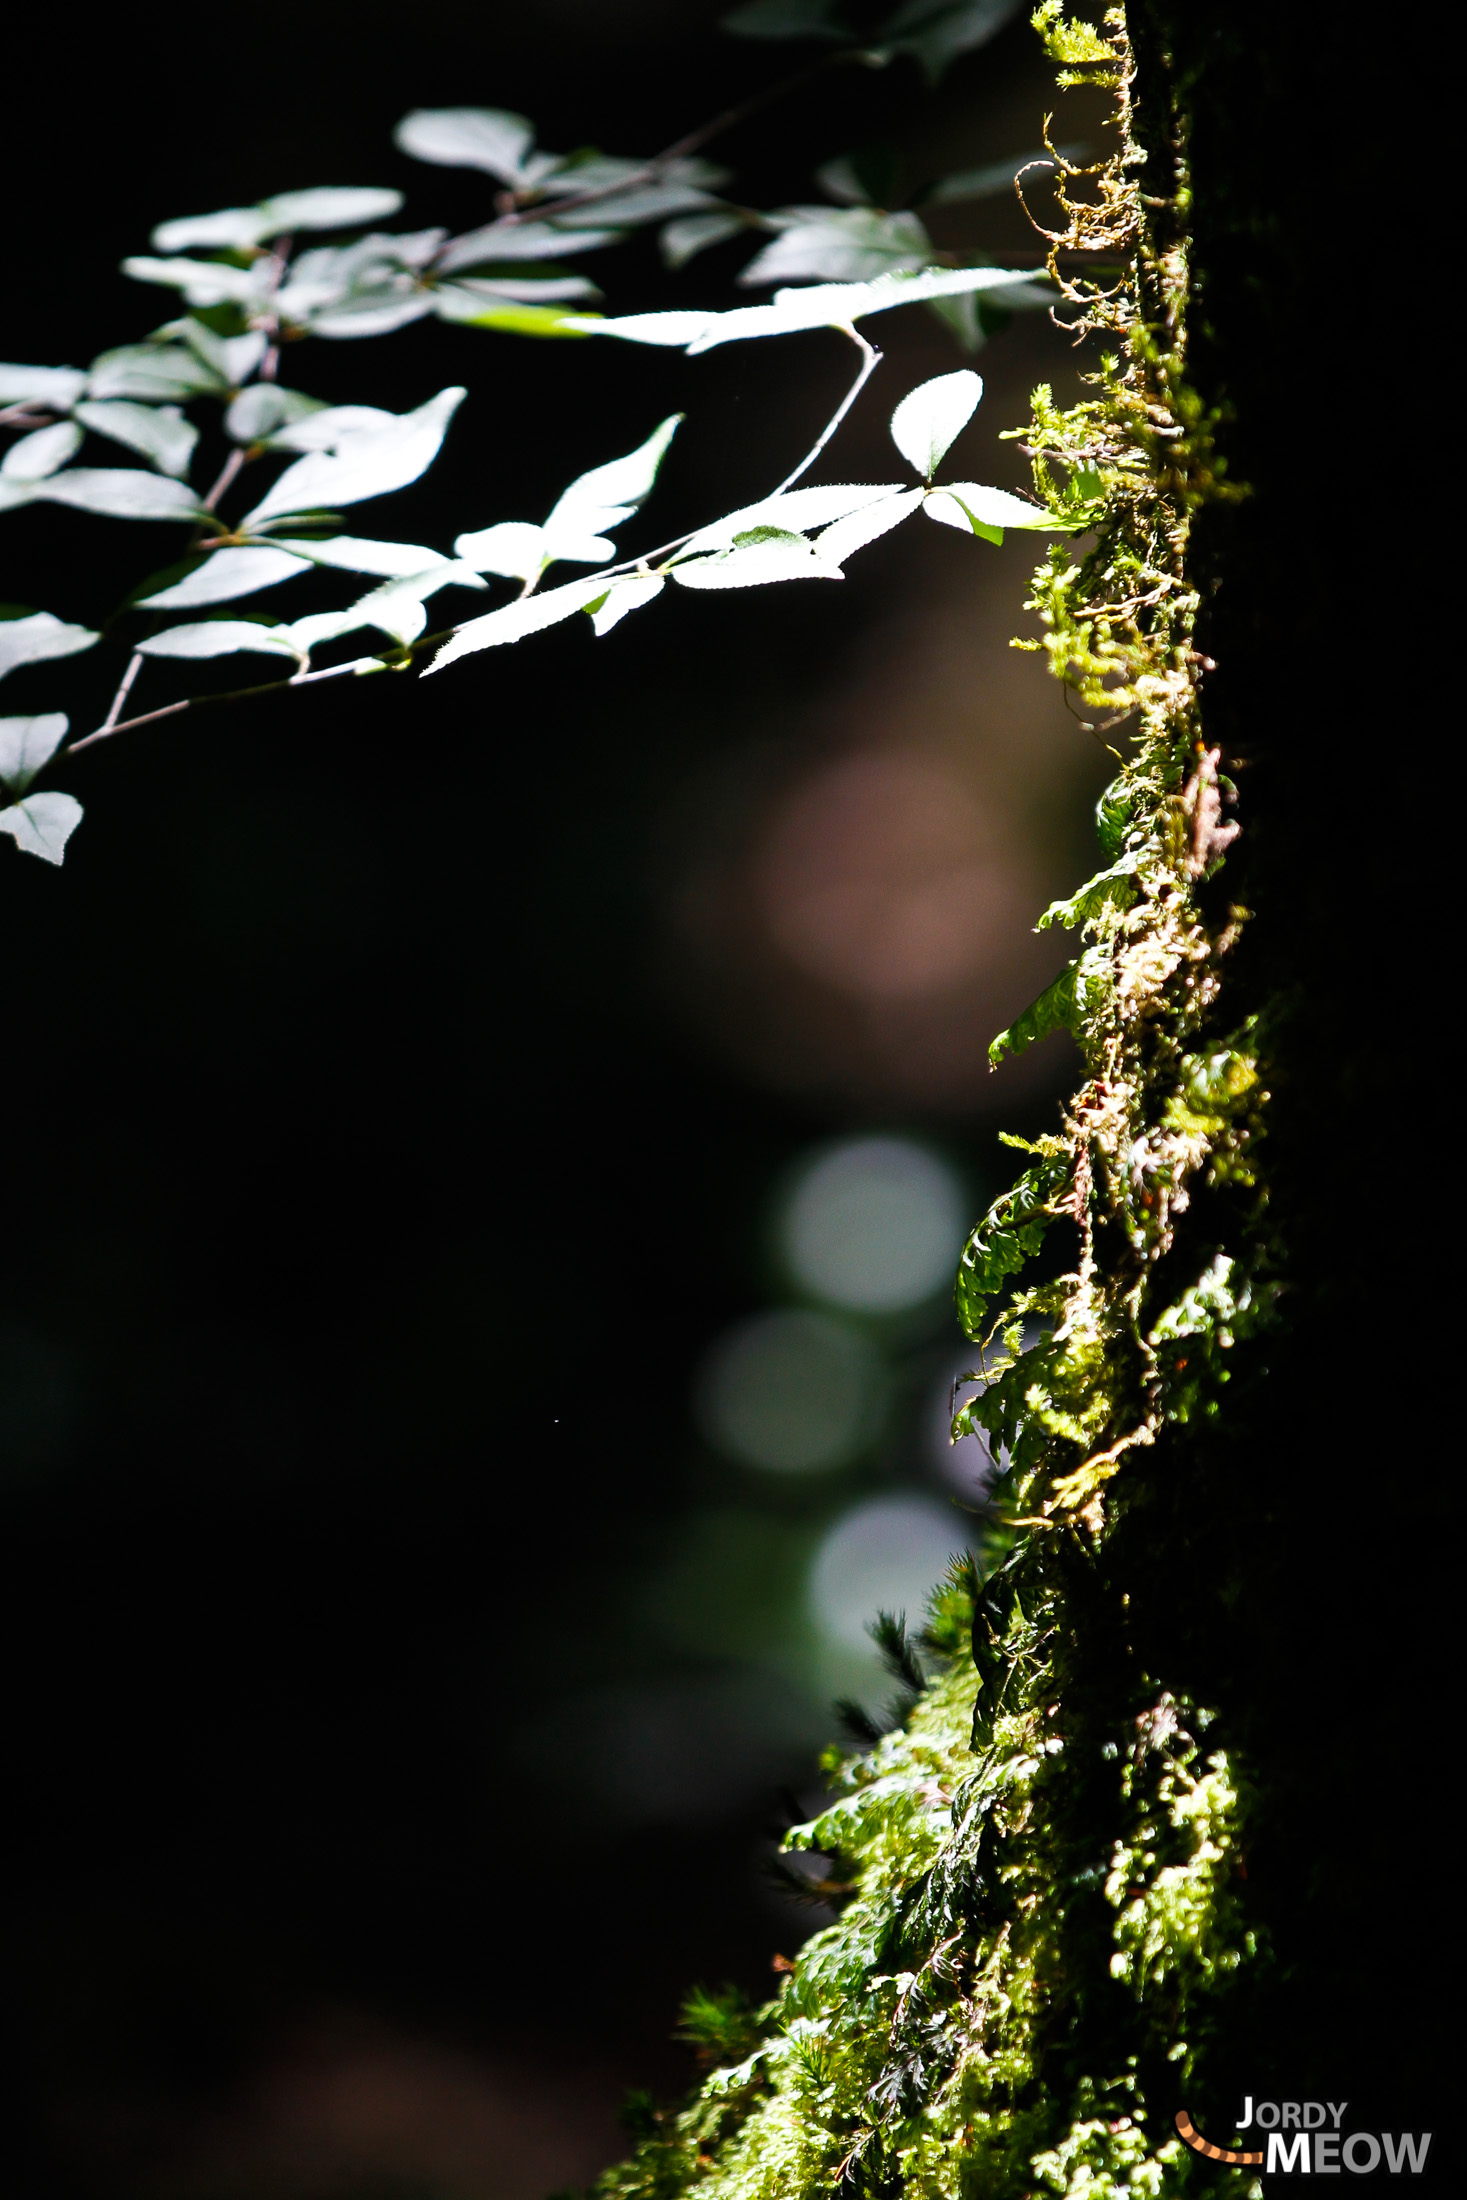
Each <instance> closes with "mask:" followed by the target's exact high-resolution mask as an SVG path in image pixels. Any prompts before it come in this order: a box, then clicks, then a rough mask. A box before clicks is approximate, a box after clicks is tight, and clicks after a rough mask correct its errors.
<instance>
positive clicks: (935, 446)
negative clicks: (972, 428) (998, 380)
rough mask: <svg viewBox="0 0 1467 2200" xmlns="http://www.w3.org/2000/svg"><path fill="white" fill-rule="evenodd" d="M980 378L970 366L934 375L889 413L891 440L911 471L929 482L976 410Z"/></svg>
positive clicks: (979, 391)
mask: <svg viewBox="0 0 1467 2200" xmlns="http://www.w3.org/2000/svg"><path fill="white" fill-rule="evenodd" d="M982 395H983V379H982V376H981V375H977V374H975V373H974V372H973V370H972V368H971V367H959V368H958V370H957V372H956V373H955V374H938V375H934V377H933V378H932V380H931V381H930V382H923V383H921V384H920V385H919V387H918V388H916V389H915V390H912V391H911V392H910V393H909V394H908V395H907V396H906V397H904V398H903V399H902V401H901V403H900V404H899V405H898V406H897V409H896V411H895V412H894V413H893V414H892V416H891V440H892V442H893V443H894V444H895V445H896V447H897V449H898V450H899V451H900V452H901V454H902V457H903V458H904V459H905V460H906V461H907V464H908V465H909V466H911V467H912V468H913V469H914V471H915V472H917V473H919V474H920V475H921V476H922V479H923V480H924V481H930V480H931V479H932V477H933V475H934V474H935V473H936V472H937V469H938V467H939V466H940V465H941V464H942V462H943V460H944V459H945V458H946V457H947V454H948V452H949V450H950V449H951V447H952V445H953V444H954V443H955V442H956V441H957V439H958V437H959V436H960V435H961V434H962V432H963V430H964V428H966V427H967V425H968V422H969V421H970V420H971V419H972V417H973V415H974V413H975V412H976V411H977V409H978V401H979V399H980V398H981V397H982Z"/></svg>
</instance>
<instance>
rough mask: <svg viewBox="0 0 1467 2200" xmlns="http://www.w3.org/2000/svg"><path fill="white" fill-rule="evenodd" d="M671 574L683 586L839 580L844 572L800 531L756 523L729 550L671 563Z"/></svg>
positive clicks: (744, 586) (725, 585) (753, 585)
mask: <svg viewBox="0 0 1467 2200" xmlns="http://www.w3.org/2000/svg"><path fill="white" fill-rule="evenodd" d="M672 577H673V579H674V580H675V581H677V582H679V583H680V584H681V585H682V587H684V588H762V587H764V586H765V585H767V584H768V583H769V582H771V581H817V580H818V581H838V580H840V579H842V578H843V575H842V573H841V570H840V568H839V566H836V565H830V564H827V562H826V561H825V559H824V558H822V557H821V556H820V554H819V552H818V551H817V550H816V549H815V548H814V546H813V545H812V544H811V543H808V542H806V540H805V538H804V536H803V535H795V534H790V533H789V532H787V531H786V530H785V529H784V528H782V527H755V528H750V529H749V530H748V532H747V533H746V534H743V535H739V536H736V537H735V539H734V542H733V546H732V548H730V549H728V550H720V551H716V552H715V553H714V555H713V556H712V557H707V558H694V559H691V560H689V561H688V562H687V563H685V564H679V565H674V566H673V567H672Z"/></svg>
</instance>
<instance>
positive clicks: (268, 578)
mask: <svg viewBox="0 0 1467 2200" xmlns="http://www.w3.org/2000/svg"><path fill="white" fill-rule="evenodd" d="M309 570H310V562H309V561H308V560H307V559H305V558H302V557H298V556H296V555H295V554H294V553H293V552H290V551H287V550H283V549H275V548H271V549H269V550H263V549H261V550H256V549H251V548H240V549H236V548H232V547H231V548H229V549H225V550H215V551H214V552H213V553H212V554H211V555H210V556H209V557H208V558H206V559H205V561H204V563H203V564H202V565H201V566H200V567H199V568H198V570H197V571H196V572H193V573H189V574H187V575H186V576H185V577H184V579H183V580H181V581H175V582H174V583H173V585H172V587H170V588H161V589H159V591H158V593H157V594H156V595H155V596H143V597H140V598H139V600H138V606H137V608H138V609H139V610H140V611H191V610H194V609H195V608H197V607H199V606H201V605H203V604H210V603H230V602H233V601H234V599H235V598H236V597H239V596H252V595H254V593H255V591H256V590H257V589H260V588H273V587H274V585H275V583H276V582H277V581H284V580H289V579H290V578H291V576H292V574H295V573H306V572H309Z"/></svg>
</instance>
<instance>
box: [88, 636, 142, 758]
mask: <svg viewBox="0 0 1467 2200" xmlns="http://www.w3.org/2000/svg"><path fill="white" fill-rule="evenodd" d="M142 669H143V653H142V651H141V650H140V649H135V650H134V651H133V653H132V656H131V657H130V658H129V659H128V664H127V670H126V671H125V672H124V673H123V675H122V678H121V679H120V680H119V681H118V683H117V693H116V694H115V695H114V696H113V698H112V702H111V706H110V708H109V709H108V712H107V715H106V717H105V718H104V719H103V720H102V724H101V726H100V728H99V730H98V735H97V738H98V739H100V737H101V735H102V734H104V733H110V732H111V731H112V728H113V727H114V726H115V725H116V723H117V721H118V718H119V717H120V715H121V712H122V706H123V704H124V703H125V702H126V701H127V698H128V696H129V695H130V694H131V693H132V684H133V681H134V680H135V679H136V678H137V676H138V674H139V673H140V672H141V671H142Z"/></svg>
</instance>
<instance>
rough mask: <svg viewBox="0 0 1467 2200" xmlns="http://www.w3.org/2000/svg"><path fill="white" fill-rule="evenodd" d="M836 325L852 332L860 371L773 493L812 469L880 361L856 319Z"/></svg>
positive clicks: (781, 491) (777, 493)
mask: <svg viewBox="0 0 1467 2200" xmlns="http://www.w3.org/2000/svg"><path fill="white" fill-rule="evenodd" d="M835 325H836V327H837V328H839V330H840V332H841V334H842V336H849V338H850V339H851V342H852V343H853V344H854V345H855V346H856V348H857V349H858V351H859V352H860V354H861V369H860V372H859V373H858V374H857V376H856V379H855V381H854V382H853V383H852V384H851V386H850V388H849V389H848V390H847V391H846V394H845V396H844V397H843V398H842V399H841V401H840V403H839V404H838V405H837V406H836V409H835V411H834V412H833V413H832V414H831V416H830V418H829V420H828V421H827V422H826V424H825V426H824V428H823V429H822V430H821V432H820V434H819V435H818V436H817V437H816V438H815V441H814V443H813V444H812V445H811V446H810V449H809V450H808V451H807V452H806V453H805V456H804V457H803V458H802V459H801V460H800V463H799V465H798V466H797V467H796V468H795V470H794V472H793V473H790V474H786V475H785V477H784V479H783V481H782V482H781V483H780V485H779V487H778V488H777V489H774V490H771V492H770V494H771V495H772V496H777V497H781V496H783V495H784V492H785V490H786V489H788V488H790V487H791V486H792V485H793V483H795V482H797V481H798V480H799V478H800V476H801V474H806V473H808V472H809V471H810V468H811V467H812V466H813V465H814V463H815V461H816V459H817V458H818V457H819V456H820V453H821V452H822V451H823V450H824V449H825V446H826V444H827V443H828V442H829V441H830V439H831V437H832V436H833V435H834V434H835V431H836V429H837V428H838V427H839V426H840V424H841V422H842V421H843V420H844V419H845V417H846V414H847V413H848V412H849V411H850V409H851V407H852V405H854V404H855V402H856V399H857V398H858V397H859V396H860V394H861V392H862V390H863V389H864V388H865V387H866V384H867V382H868V381H869V380H870V378H871V376H872V374H873V373H874V372H875V371H876V369H877V367H879V366H880V364H881V353H880V352H879V351H878V350H877V349H876V346H875V345H874V344H868V343H867V341H866V339H865V337H864V336H863V335H862V334H861V332H860V330H859V329H858V328H857V327H856V326H855V324H854V322H851V321H838V322H837V323H836V324H835Z"/></svg>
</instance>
